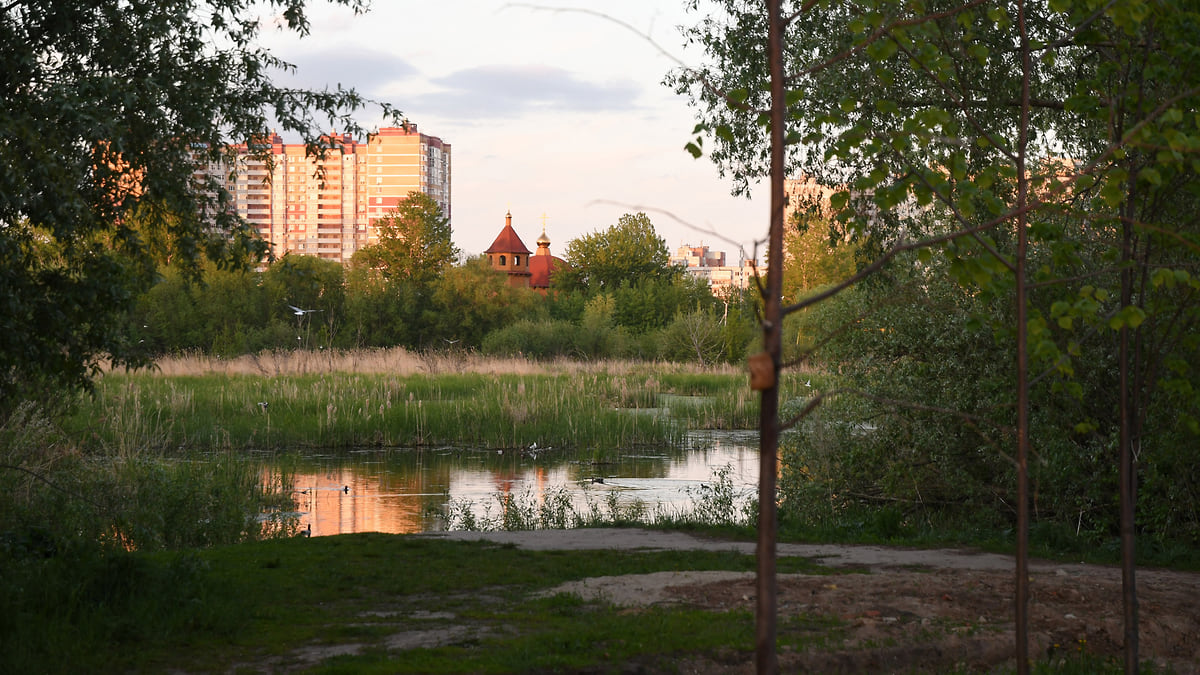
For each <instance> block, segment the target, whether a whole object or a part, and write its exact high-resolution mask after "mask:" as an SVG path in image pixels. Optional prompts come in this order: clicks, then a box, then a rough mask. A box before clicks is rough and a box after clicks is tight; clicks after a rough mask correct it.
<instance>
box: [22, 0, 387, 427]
mask: <svg viewBox="0 0 1200 675" xmlns="http://www.w3.org/2000/svg"><path fill="white" fill-rule="evenodd" d="M343 2H344V3H345V4H348V5H350V6H352V7H353V8H354V9H355V10H356V11H358V10H361V9H363V5H362V4H361V3H359V2H358V1H357V0H343ZM264 7H266V8H269V9H271V10H278V11H280V12H281V21H282V25H283V26H285V27H286V28H287V29H288V30H292V31H296V32H298V33H300V34H303V33H305V32H306V31H307V27H308V24H307V19H306V16H305V13H304V3H303V2H301V1H300V0H271V1H270V2H268V3H266V4H265V5H264ZM262 9H263V8H262V7H257V8H251V7H249V6H248V5H246V4H245V3H243V2H240V1H237V0H193V1H189V2H175V1H174V0H170V1H167V0H152V1H149V2H139V3H128V2H118V1H116V0H91V1H89V2H76V1H74V0H70V1H53V2H40V1H39V2H27V1H25V0H14V1H13V2H9V3H6V6H5V8H4V11H3V12H2V13H0V33H2V34H3V35H5V39H4V46H3V48H2V49H0V70H2V71H3V72H4V73H5V76H4V78H3V80H2V82H0V97H2V98H3V101H4V105H3V106H0V131H2V133H0V137H3V139H4V140H3V141H2V142H0V261H2V262H0V303H3V304H4V305H5V306H6V307H7V309H6V311H5V317H6V330H5V331H4V333H5V336H4V338H3V339H2V341H0V401H3V403H2V404H0V406H3V408H4V409H3V410H0V413H4V414H7V413H8V412H11V410H12V406H13V405H15V403H16V402H17V401H19V400H20V399H21V398H23V397H25V396H35V397H36V396H37V395H38V394H39V393H40V392H44V391H50V390H54V389H56V388H62V387H66V388H73V389H74V388H81V387H86V386H87V384H88V382H89V377H90V376H91V374H92V371H91V370H90V368H91V366H92V365H94V364H95V363H96V362H97V361H98V360H99V359H100V358H102V357H104V356H109V357H111V358H112V359H114V360H115V361H116V362H118V363H130V364H136V363H139V362H140V360H141V358H142V357H143V356H144V352H141V351H138V350H137V349H136V348H135V347H134V345H135V344H136V343H135V342H133V341H130V340H128V339H127V338H126V336H124V335H123V332H122V330H121V327H122V323H121V317H122V312H123V311H124V310H127V309H128V308H130V307H131V305H132V303H133V300H134V297H135V293H136V291H138V290H139V288H140V287H139V283H144V282H145V280H146V274H145V272H146V270H147V269H149V268H150V267H152V263H151V262H150V261H151V260H153V259H155V258H158V259H161V257H162V250H163V249H162V248H161V247H160V244H162V245H165V246H168V247H169V248H171V249H174V250H175V251H176V253H177V256H176V257H175V258H173V259H172V261H173V262H175V263H178V264H180V265H183V266H185V267H187V266H189V265H194V264H196V263H197V261H198V260H199V259H200V257H201V254H203V255H205V256H207V257H208V258H209V259H211V260H214V261H216V262H218V263H219V264H222V265H239V264H240V265H244V264H247V263H248V262H253V261H255V260H257V258H258V257H259V256H261V255H262V254H263V253H264V252H265V247H264V245H263V243H262V242H261V241H257V240H255V239H254V237H253V235H252V234H251V233H250V230H249V228H248V226H247V225H246V224H245V223H244V222H242V221H240V220H238V219H237V218H236V217H235V216H233V215H231V213H230V211H229V209H228V208H227V207H228V205H229V195H228V194H227V193H226V192H225V191H224V190H223V189H222V188H221V186H220V185H219V181H217V180H216V178H215V177H213V178H212V179H211V180H209V181H208V182H206V183H204V184H197V182H196V175H197V169H198V168H200V167H201V166H203V165H204V164H206V163H208V162H210V161H219V160H221V159H222V157H223V153H224V152H225V149H226V148H227V147H228V144H229V143H230V142H234V143H237V142H245V141H247V140H250V139H253V138H254V137H255V136H256V135H258V134H261V133H263V132H264V131H265V130H266V129H268V128H270V127H272V126H275V127H276V128H280V129H281V130H283V131H285V132H294V133H298V134H300V135H301V136H303V137H304V138H305V139H306V141H308V142H310V148H311V149H312V150H313V151H314V152H317V151H319V150H320V147H319V143H318V140H319V138H320V136H321V133H322V130H324V129H328V128H329V126H330V125H331V124H332V125H334V126H340V127H341V128H343V129H344V130H346V131H352V132H355V131H360V129H359V126H358V124H357V123H355V121H354V118H353V112H354V111H355V110H357V109H359V108H362V107H363V106H364V104H365V103H366V101H364V99H363V98H362V97H361V96H359V95H358V94H357V93H356V92H354V91H353V90H347V89H341V88H339V89H337V90H332V91H330V90H327V91H323V92H309V91H304V90H297V89H291V88H284V87H280V86H277V85H275V84H273V83H272V82H271V77H272V75H273V74H274V71H276V70H279V69H282V68H287V67H289V66H288V65H287V64H286V63H283V62H282V61H280V60H279V59H277V58H276V57H274V56H273V55H272V54H271V53H270V52H268V51H266V50H265V49H263V48H262V47H260V46H259V44H258V36H259V31H260V29H261V28H262V26H263V25H264V24H263V23H262V22H260V21H259V20H258V16H259V14H260V12H261V10H262ZM384 113H385V115H387V116H388V117H390V118H394V117H395V114H394V112H393V111H392V110H391V109H390V108H389V107H387V106H384ZM252 147H253V145H252Z"/></svg>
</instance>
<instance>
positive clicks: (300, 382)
mask: <svg viewBox="0 0 1200 675" xmlns="http://www.w3.org/2000/svg"><path fill="white" fill-rule="evenodd" d="M757 416H758V399H757V397H756V396H754V395H753V393H752V392H751V391H750V389H749V387H748V385H747V379H746V376H745V375H744V374H743V373H741V372H738V371H735V370H730V369H715V370H697V369H684V368H681V367H679V366H673V365H660V364H633V363H627V362H601V363H578V362H565V361H564V362H554V363H548V364H538V363H533V362H528V361H523V360H514V359H485V358H481V357H477V356H474V355H467V354H463V355H458V356H454V355H446V354H443V355H425V356H417V355H411V354H408V353H407V352H380V353H373V352H369V353H362V354H356V355H351V354H342V355H333V354H330V355H320V354H312V353H303V352H290V353H283V354H276V355H262V356H255V357H243V358H241V359H238V360H235V361H230V362H223V361H220V360H214V359H208V358H201V357H190V358H186V359H181V360H178V361H167V362H163V363H160V364H159V368H158V369H156V370H153V371H147V372H135V373H123V372H110V373H108V374H106V375H104V376H103V377H102V378H101V379H100V380H99V381H98V382H97V386H96V391H95V394H94V396H92V397H91V398H89V399H87V400H85V401H83V402H82V403H81V405H80V406H79V408H78V410H77V411H76V412H75V414H74V415H72V416H71V417H70V418H69V419H67V420H66V422H65V423H64V428H65V430H66V431H67V433H68V434H69V435H70V436H71V437H72V438H75V439H77V440H78V442H80V443H81V444H83V445H85V446H89V447H96V446H100V447H106V448H109V449H115V450H117V451H126V450H128V451H140V450H144V449H153V450H177V449H181V448H182V449H202V450H208V449H234V450H243V449H280V448H287V449H295V448H305V447H321V448H349V447H367V446H375V447H427V446H439V445H457V446H465V447H485V448H515V447H526V446H528V445H529V444H530V443H532V442H535V441H536V442H537V443H538V444H539V445H541V446H547V445H550V446H554V447H558V448H565V449H607V448H622V447H633V446H637V445H641V444H649V443H654V444H667V445H674V444H677V443H678V442H679V441H680V440H681V438H682V431H683V430H684V429H685V428H727V429H728V428H752V427H754V426H755V425H756V423H757Z"/></svg>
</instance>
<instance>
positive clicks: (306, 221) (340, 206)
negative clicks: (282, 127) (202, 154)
mask: <svg viewBox="0 0 1200 675" xmlns="http://www.w3.org/2000/svg"><path fill="white" fill-rule="evenodd" d="M330 140H331V141H333V140H336V143H331V144H330V145H331V146H334V147H331V148H330V149H329V150H328V151H327V152H326V154H325V157H324V159H321V160H317V159H316V158H312V157H308V156H307V155H306V153H305V147H304V145H303V144H301V143H296V144H287V143H284V142H283V139H282V138H280V137H279V136H278V135H277V134H271V135H270V136H269V137H266V138H264V139H263V140H262V142H263V143H264V144H269V145H270V154H271V162H270V165H268V162H266V161H264V160H262V159H256V158H255V157H254V156H253V155H252V154H251V152H250V148H249V147H247V146H245V145H243V146H241V147H239V148H237V149H236V150H237V159H236V166H235V167H234V168H233V171H232V172H231V171H229V170H228V168H227V167H219V166H209V167H208V170H209V172H210V173H211V174H213V175H219V176H221V179H222V180H223V182H224V184H225V187H226V189H227V190H229V192H230V194H232V195H233V198H234V208H236V209H237V213H238V215H239V216H241V217H242V218H244V219H246V220H247V221H248V222H249V223H251V224H252V225H253V226H254V227H255V229H257V230H258V233H259V235H260V236H261V237H262V238H263V239H264V240H266V241H267V242H269V243H270V244H271V252H272V253H273V254H274V255H275V256H277V257H278V256H282V255H283V254H285V253H298V254H302V255H314V256H319V257H321V258H325V259H328V260H336V261H338V262H346V261H348V260H349V259H350V256H352V255H354V252H355V251H357V250H358V249H360V248H362V247H364V246H366V245H368V244H372V243H374V242H375V241H376V237H377V235H376V231H375V222H376V221H377V220H379V219H380V218H382V217H384V216H386V215H387V214H388V212H390V211H391V210H393V209H395V208H396V207H397V206H399V204H400V202H402V201H404V199H405V198H407V197H408V193H409V192H414V191H415V192H423V193H425V194H426V195H428V196H429V197H431V198H432V199H433V200H434V201H436V202H437V203H438V205H439V206H440V207H441V208H442V213H443V214H444V215H445V216H446V217H447V218H450V144H449V143H443V142H442V140H441V139H440V138H436V137H434V136H427V135H425V134H422V133H419V132H418V131H417V128H416V126H415V125H409V127H408V128H396V127H392V128H384V129H380V130H379V132H378V133H375V134H372V135H371V136H370V137H369V138H368V139H367V141H366V142H365V143H364V142H360V141H357V140H355V139H353V138H351V137H350V135H349V134H343V135H342V136H340V137H331V138H330ZM261 149H263V150H265V149H266V148H265V147H264V148H261Z"/></svg>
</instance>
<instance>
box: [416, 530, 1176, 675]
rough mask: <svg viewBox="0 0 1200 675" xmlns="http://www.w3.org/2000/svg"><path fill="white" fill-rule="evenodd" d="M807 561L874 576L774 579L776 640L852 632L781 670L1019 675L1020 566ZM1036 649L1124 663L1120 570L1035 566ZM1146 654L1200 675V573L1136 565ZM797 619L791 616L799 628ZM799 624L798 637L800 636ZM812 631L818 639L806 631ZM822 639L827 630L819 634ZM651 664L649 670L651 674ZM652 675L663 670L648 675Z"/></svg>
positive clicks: (748, 598)
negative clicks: (1016, 607) (831, 624)
mask: <svg viewBox="0 0 1200 675" xmlns="http://www.w3.org/2000/svg"><path fill="white" fill-rule="evenodd" d="M429 536H439V537H445V538H448V539H459V540H481V539H482V540H487V541H491V542H495V543H499V544H512V545H515V546H519V547H522V548H527V549H533V550H557V549H571V550H587V549H616V550H622V549H624V550H710V551H719V550H735V551H739V552H742V553H747V554H753V553H754V544H752V543H739V542H728V541H717V540H711V539H704V538H699V537H695V536H692V535H689V534H683V533H678V532H657V531H650V530H638V529H580V530H539V531H531V532H452V533H445V534H438V535H429ZM778 555H780V556H800V557H805V558H811V559H813V560H815V561H816V562H818V563H820V564H823V565H827V566H831V567H844V568H852V569H854V570H856V571H866V572H870V573H869V574H841V575H832V576H814V575H804V574H781V575H779V578H778V598H777V606H778V609H779V625H780V631H779V635H780V638H781V642H783V643H786V641H787V640H786V638H788V637H789V635H790V633H791V632H792V631H801V632H803V630H806V629H804V628H803V626H804V625H806V623H805V622H804V621H802V620H800V619H801V618H802V617H805V616H812V615H820V616H833V617H837V618H838V619H841V620H842V622H843V626H844V627H845V629H844V630H843V631H842V632H841V633H839V635H838V637H837V639H835V640H833V641H832V643H831V644H829V646H828V649H825V650H821V651H814V650H805V651H789V650H786V649H782V650H781V653H780V654H779V661H780V667H781V669H782V670H783V671H784V672H847V673H849V672H895V671H908V670H909V669H912V668H919V669H921V670H924V671H925V672H936V671H938V670H945V669H952V668H956V667H962V666H966V667H968V668H971V669H972V670H976V669H977V670H981V671H986V670H989V669H991V668H994V667H997V666H1003V665H1005V664H1008V665H1011V664H1012V658H1013V652H1014V647H1013V645H1014V638H1013V615H1014V612H1013V586H1014V583H1015V580H1014V570H1015V565H1014V562H1013V558H1012V557H1011V556H1005V555H998V554H990V553H975V552H969V551H960V550H950V549H935V550H916V549H900V548H886V547H880V546H841V545H828V544H780V545H779V547H778ZM1030 581H1031V583H1030V594H1031V599H1030V605H1029V607H1030V653H1031V655H1032V656H1034V657H1037V658H1040V657H1043V656H1046V655H1052V656H1065V655H1068V654H1070V653H1071V652H1075V651H1079V650H1086V651H1088V652H1091V653H1095V654H1101V655H1108V656H1115V657H1117V658H1118V659H1119V658H1120V654H1121V646H1122V644H1123V643H1124V638H1123V632H1124V629H1123V625H1122V618H1121V617H1122V604H1121V572H1120V569H1119V568H1116V567H1109V566H1099V565H1084V564H1063V563H1051V562H1046V561H1036V560H1035V561H1031V562H1030ZM1137 583H1138V586H1137V590H1138V599H1139V626H1140V630H1139V640H1140V656H1141V658H1142V659H1143V660H1151V661H1154V662H1156V663H1157V664H1159V665H1161V666H1165V667H1168V668H1171V669H1173V670H1174V672H1176V673H1179V674H1180V675H1189V674H1200V606H1198V603H1200V574H1194V573H1186V572H1171V571H1162V570H1148V569H1139V570H1138V571H1137ZM755 590H756V584H755V579H754V575H753V574H742V573H736V572H659V573H655V574H644V575H627V576H617V577H596V578H591V579H585V580H582V581H578V582H572V583H569V584H565V585H563V586H562V587H559V588H557V589H554V590H553V592H569V593H578V594H579V595H581V596H583V597H585V598H599V599H602V600H605V601H607V602H611V603H613V604H615V605H619V606H625V607H629V608H631V611H636V608H637V607H642V606H646V605H649V604H662V603H673V604H680V605H687V606H694V607H702V608H710V609H714V610H715V609H730V608H736V607H741V608H745V609H748V610H750V611H751V612H753V610H754V606H755ZM792 619H795V620H792ZM795 626H799V627H800V628H794V627H795ZM807 630H813V629H811V628H810V629H807ZM822 630H824V629H822ZM643 665H648V664H643ZM672 667H673V668H679V669H680V670H681V672H703V673H742V672H753V663H751V662H747V661H746V657H745V655H729V657H728V658H715V657H703V658H701V657H697V658H696V659H694V660H689V661H687V662H685V663H682V664H681V663H674V664H673V665H672ZM646 672H655V668H654V667H653V666H650V667H649V668H647V669H646Z"/></svg>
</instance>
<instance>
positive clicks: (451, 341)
mask: <svg viewBox="0 0 1200 675" xmlns="http://www.w3.org/2000/svg"><path fill="white" fill-rule="evenodd" d="M442 339H443V340H446V338H442ZM459 340H462V338H459V339H458V340H446V344H451V345H452V344H454V343H455V342H458V341H459Z"/></svg>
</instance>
